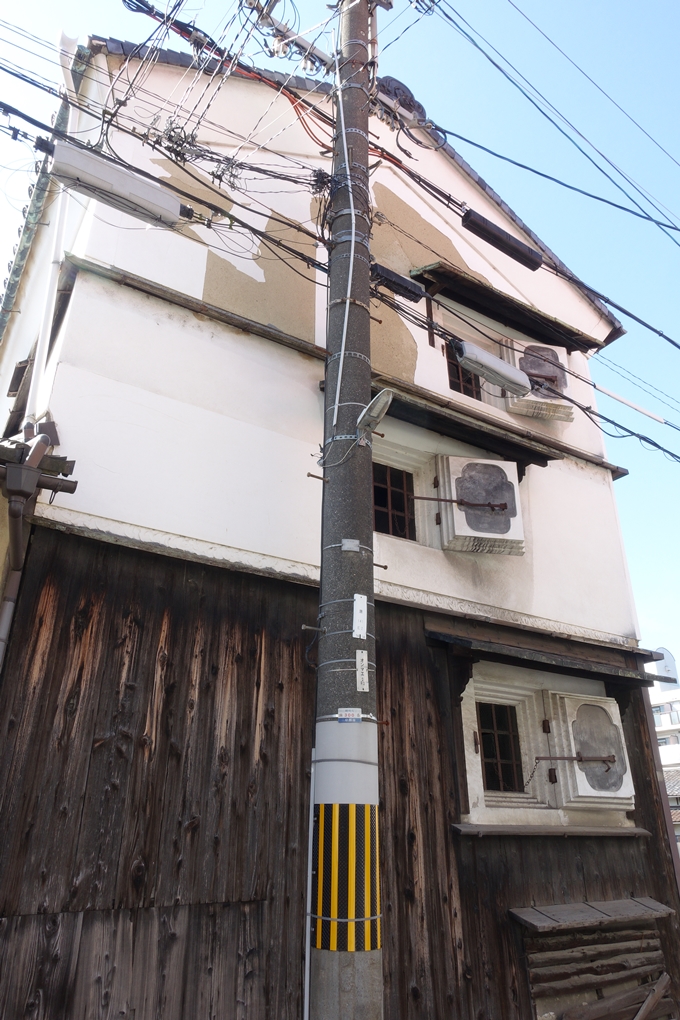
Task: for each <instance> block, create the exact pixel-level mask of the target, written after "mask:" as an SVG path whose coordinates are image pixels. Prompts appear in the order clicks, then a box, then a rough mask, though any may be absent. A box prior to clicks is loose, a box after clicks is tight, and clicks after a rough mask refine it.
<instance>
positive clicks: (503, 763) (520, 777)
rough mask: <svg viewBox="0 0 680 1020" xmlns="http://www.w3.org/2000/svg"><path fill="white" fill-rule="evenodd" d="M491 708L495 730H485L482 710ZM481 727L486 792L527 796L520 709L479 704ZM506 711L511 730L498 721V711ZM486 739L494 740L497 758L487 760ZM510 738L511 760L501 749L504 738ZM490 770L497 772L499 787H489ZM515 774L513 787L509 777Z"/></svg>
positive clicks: (486, 703)
mask: <svg viewBox="0 0 680 1020" xmlns="http://www.w3.org/2000/svg"><path fill="white" fill-rule="evenodd" d="M482 707H484V708H490V709H491V714H492V720H493V722H492V726H491V727H488V726H482V717H481V712H480V708H482ZM476 708H477V726H478V727H479V745H480V755H481V764H482V780H483V782H484V789H485V790H489V791H493V792H498V793H524V774H523V771H522V749H521V746H520V740H519V726H518V723H517V708H516V706H515V705H496V704H495V703H493V702H482V701H478V702H476ZM499 708H500V709H504V711H506V712H507V715H508V729H502V728H499V725H498V720H497V717H496V713H497V709H499ZM485 735H487V736H489V737H491V738H492V740H493V745H494V754H493V755H492V756H487V754H486V753H485V744H486V743H487V742H486V741H485V740H484V737H485ZM505 736H507V737H508V738H509V744H510V756H509V757H508V756H503V755H502V754H501V748H500V739H499V738H500V737H505ZM487 766H488V767H490V768H493V769H495V772H496V776H497V778H498V787H494V786H489V785H488V783H487ZM508 769H510V770H511V772H512V785H509V784H508V782H507V780H506V779H505V776H506V775H507V770H508Z"/></svg>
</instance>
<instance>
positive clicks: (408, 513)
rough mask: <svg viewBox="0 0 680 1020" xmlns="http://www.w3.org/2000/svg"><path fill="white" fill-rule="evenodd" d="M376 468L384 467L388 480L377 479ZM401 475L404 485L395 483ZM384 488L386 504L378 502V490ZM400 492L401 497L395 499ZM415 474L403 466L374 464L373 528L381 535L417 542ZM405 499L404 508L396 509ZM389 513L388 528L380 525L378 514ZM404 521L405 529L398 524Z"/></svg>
mask: <svg viewBox="0 0 680 1020" xmlns="http://www.w3.org/2000/svg"><path fill="white" fill-rule="evenodd" d="M376 468H380V469H384V471H385V477H386V481H385V482H384V483H383V482H382V481H379V480H376ZM399 475H400V476H401V482H402V485H401V486H399V485H398V484H394V482H395V481H397V480H398V478H397V476H399ZM377 489H382V490H384V491H385V493H386V505H382V504H378V503H376V490H377ZM396 494H398V495H399V497H401V499H400V498H397V499H394V496H395V495H396ZM409 496H413V475H412V474H411V472H410V471H404V470H403V469H402V468H395V467H391V466H389V465H387V464H376V463H374V464H373V530H374V531H377V532H378V533H379V534H381V535H392V536H393V537H394V538H403V539H406V540H407V541H410V542H416V541H417V540H418V539H417V535H416V519H415V507H414V501H413V499H409ZM402 499H403V506H404V510H403V511H402V510H400V509H395V507H394V504H395V503H396V504H397V506H398V505H400V504H401V500H402ZM384 513H386V514H387V528H385V527H378V514H384ZM400 519H401V520H402V521H403V530H401V529H400V528H399V526H398V523H397V522H398V521H399V520H400Z"/></svg>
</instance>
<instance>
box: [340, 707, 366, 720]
mask: <svg viewBox="0 0 680 1020" xmlns="http://www.w3.org/2000/svg"><path fill="white" fill-rule="evenodd" d="M338 722H342V723H346V722H347V723H350V722H351V723H354V722H358V723H360V722H361V709H360V708H339V709H338Z"/></svg>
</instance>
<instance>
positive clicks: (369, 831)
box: [311, 804, 382, 953]
mask: <svg viewBox="0 0 680 1020" xmlns="http://www.w3.org/2000/svg"><path fill="white" fill-rule="evenodd" d="M379 860H380V846H379V842H378V807H377V805H376V804H317V805H316V807H315V809H314V856H313V864H312V868H313V871H312V883H313V885H312V906H311V914H312V946H315V947H316V948H317V949H335V950H339V951H340V952H350V953H352V952H354V951H361V950H365V949H380V948H381V947H382V931H381V914H380V875H379V870H378V869H379Z"/></svg>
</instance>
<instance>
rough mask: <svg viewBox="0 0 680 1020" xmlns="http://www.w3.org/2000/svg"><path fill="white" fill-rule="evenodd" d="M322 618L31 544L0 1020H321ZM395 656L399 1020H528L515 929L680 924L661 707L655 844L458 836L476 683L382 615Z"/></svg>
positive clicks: (0, 821)
mask: <svg viewBox="0 0 680 1020" xmlns="http://www.w3.org/2000/svg"><path fill="white" fill-rule="evenodd" d="M316 613H317V593H316V591H315V590H314V589H313V588H306V587H304V586H301V585H294V584H291V583H288V582H283V581H275V580H271V579H266V578H260V577H256V576H253V575H248V574H238V573H234V572H230V571H227V570H222V569H219V568H216V567H208V566H203V565H200V564H195V563H187V562H184V561H181V560H177V559H171V558H167V557H163V556H160V555H154V554H151V553H145V552H140V551H136V550H132V549H127V548H123V547H120V546H116V545H108V544H104V543H98V542H94V541H91V540H87V539H82V538H78V537H75V536H70V535H64V534H61V533H58V532H55V531H50V530H48V529H44V528H38V529H36V530H35V533H34V535H33V538H32V542H31V547H30V551H29V555H28V560H27V566H26V571H25V574H24V580H23V583H22V590H21V593H20V598H19V603H18V607H17V614H16V617H15V624H14V628H13V633H12V639H11V644H10V650H9V653H8V657H7V660H6V664H5V670H4V674H3V677H2V683H1V684H0V740H1V743H0V832H1V833H2V839H1V841H0V915H1V919H0V1016H2V1017H3V1018H4V1017H8V1018H10V1017H11V1018H13V1017H22V1016H29V1017H34V1018H37V1017H40V1018H41V1020H81V1018H82V1020H90V1018H92V1020H95V1018H97V1020H113V1018H114V1017H130V1018H134V1020H161V1018H162V1020H190V1018H191V1020H194V1018H198V1017H205V1018H206V1020H213V1018H215V1020H216V1018H218V1017H219V1018H220V1020H222V1018H228V1020H231V1018H232V1017H234V1018H238V1020H293V1018H296V1020H297V1018H299V1017H300V1016H301V1009H302V966H303V949H304V910H305V904H304V894H305V887H306V863H307V819H308V798H309V777H308V774H307V769H308V762H309V758H310V742H311V739H310V738H311V733H312V726H313V716H314V682H315V678H314V670H313V668H311V667H310V666H309V665H308V664H307V663H306V662H305V656H304V644H305V640H304V638H305V637H306V635H305V634H304V632H302V631H301V625H302V624H303V623H313V622H314V620H315V618H316ZM377 636H378V664H379V672H378V678H379V687H378V691H379V713H380V719H381V722H382V723H383V725H381V726H380V728H379V733H380V749H381V758H382V766H383V767H382V784H383V785H382V796H383V805H382V853H383V911H384V928H383V930H384V945H385V952H384V961H385V997H386V998H385V1015H386V1017H389V1018H390V1020H420V1018H423V1020H424V1018H427V1020H454V1018H458V1017H460V1018H461V1020H529V1018H530V1017H531V1016H532V1005H531V1001H530V990H529V977H528V970H527V966H526V958H525V948H524V944H523V939H522V933H521V930H520V928H519V926H518V925H517V924H516V923H514V922H511V921H510V920H509V918H508V916H507V908H508V907H515V906H522V905H530V904H531V903H550V902H568V901H580V900H584V899H590V900H602V899H608V898H625V897H627V896H630V895H642V896H644V895H649V896H653V897H654V898H656V899H659V900H661V901H663V902H668V903H670V904H671V905H672V906H674V907H676V909H680V904H678V903H677V895H676V894H675V892H674V891H673V885H672V865H671V861H670V857H669V855H668V852H667V848H666V846H665V844H664V841H663V838H662V816H661V812H660V804H659V796H658V791H657V789H656V786H655V782H656V781H655V779H654V776H653V763H652V758H651V744H650V737H649V733H648V732H647V730H646V724H645V721H644V715H643V713H642V710H641V701H640V698H639V696H638V694H633V696H632V699H631V701H630V705H629V706H628V707H627V708H626V710H625V712H624V725H625V727H626V739H627V742H628V750H629V755H630V760H631V766H632V768H633V769H634V779H635V783H636V789H637V792H638V798H637V804H638V808H637V812H636V818H635V821H636V823H637V824H638V825H639V826H641V827H644V828H647V829H650V830H651V831H652V832H653V834H654V838H653V839H640V840H635V839H610V838H607V839H601V838H599V839H582V838H579V839H566V840H565V839H563V838H562V839H555V838H550V839H536V838H532V837H494V838H487V837H484V838H482V839H479V838H474V839H472V838H467V837H453V836H452V834H451V823H452V822H455V821H456V820H458V819H459V817H460V813H461V805H462V804H464V798H465V785H464V772H463V771H461V764H462V763H461V754H460V750H458V752H457V748H458V749H459V748H460V740H461V732H460V719H459V716H458V715H457V713H458V711H459V709H458V702H457V695H456V692H457V690H459V689H460V686H461V683H462V682H464V679H465V675H466V671H465V665H464V664H463V665H462V666H460V664H459V666H460V668H459V666H457V665H456V663H455V662H452V661H451V660H449V659H447V653H446V650H445V649H442V648H437V647H429V646H428V643H427V641H426V637H425V632H424V627H423V617H422V614H421V613H420V612H418V611H414V610H408V609H404V608H401V607H398V606H389V605H385V604H382V605H379V606H378V612H377ZM623 707H624V706H623V704H622V708H623ZM388 820H389V821H388ZM659 927H660V931H661V946H662V949H663V952H664V955H665V959H666V961H667V965H668V969H669V971H670V972H671V973H672V974H673V976H674V977H675V979H676V981H677V979H678V976H679V975H678V968H679V967H680V960H679V959H678V957H679V956H680V954H679V953H678V945H680V926H679V925H678V922H677V919H676V918H671V919H670V920H668V921H664V922H660V924H659ZM674 993H675V994H676V995H677V986H676V988H675V990H674Z"/></svg>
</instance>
